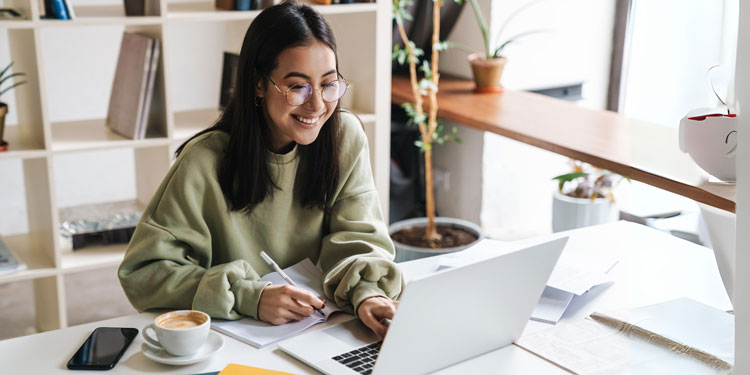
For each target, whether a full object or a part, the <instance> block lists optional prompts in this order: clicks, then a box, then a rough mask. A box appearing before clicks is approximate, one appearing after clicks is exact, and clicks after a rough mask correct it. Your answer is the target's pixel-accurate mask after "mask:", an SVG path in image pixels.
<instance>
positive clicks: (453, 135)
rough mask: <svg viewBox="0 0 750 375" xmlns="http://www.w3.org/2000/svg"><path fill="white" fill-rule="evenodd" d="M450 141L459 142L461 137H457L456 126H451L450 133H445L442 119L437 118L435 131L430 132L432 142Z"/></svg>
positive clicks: (440, 143) (442, 142)
mask: <svg viewBox="0 0 750 375" xmlns="http://www.w3.org/2000/svg"><path fill="white" fill-rule="evenodd" d="M450 141H453V142H456V143H461V138H459V137H458V128H456V127H453V130H452V131H451V132H450V134H445V126H444V125H443V122H442V121H440V120H438V124H437V127H436V128H435V132H434V133H432V142H433V143H437V144H439V145H442V144H444V143H445V142H450Z"/></svg>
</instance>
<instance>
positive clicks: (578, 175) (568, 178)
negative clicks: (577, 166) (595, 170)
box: [552, 172, 589, 192]
mask: <svg viewBox="0 0 750 375" xmlns="http://www.w3.org/2000/svg"><path fill="white" fill-rule="evenodd" d="M588 175H589V173H588V172H574V173H566V174H561V175H559V176H556V177H552V179H553V180H557V181H559V182H560V184H559V186H558V187H559V189H560V192H562V188H563V186H564V185H565V183H566V182H570V181H573V180H575V179H577V178H581V177H586V176H588Z"/></svg>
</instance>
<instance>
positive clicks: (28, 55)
mask: <svg viewBox="0 0 750 375" xmlns="http://www.w3.org/2000/svg"><path fill="white" fill-rule="evenodd" d="M3 39H5V40H7V42H8V47H9V52H10V56H8V57H7V60H6V59H3V58H2V57H0V59H1V60H4V61H13V62H14V65H13V67H12V68H11V71H12V72H13V73H26V76H23V77H16V78H15V80H14V82H21V81H26V83H25V84H23V85H20V86H17V87H16V88H15V89H13V90H11V91H9V92H8V93H6V94H5V95H3V102H5V103H6V104H8V114H7V115H6V118H5V129H6V134H5V135H4V137H5V138H6V140H7V141H8V142H9V144H10V145H9V150H10V151H14V149H15V150H17V151H30V150H41V149H44V144H45V136H44V120H43V118H42V112H43V111H42V108H41V107H42V105H40V103H41V102H42V95H41V92H42V90H41V89H40V81H41V79H40V75H41V72H40V69H39V61H38V58H37V55H36V51H37V50H38V46H37V45H36V44H37V43H36V36H35V30H24V29H10V30H0V41H2V40H3ZM4 67H5V66H2V68H4ZM32 154H33V153H32ZM5 156H7V155H5ZM5 156H0V157H5Z"/></svg>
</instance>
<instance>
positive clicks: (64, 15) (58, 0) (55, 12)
mask: <svg viewBox="0 0 750 375" xmlns="http://www.w3.org/2000/svg"><path fill="white" fill-rule="evenodd" d="M49 3H50V10H51V11H52V13H51V16H52V18H55V19H58V20H69V19H70V16H69V15H68V9H67V8H66V7H65V0H49Z"/></svg>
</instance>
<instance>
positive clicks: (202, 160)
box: [118, 135, 268, 319]
mask: <svg viewBox="0 0 750 375" xmlns="http://www.w3.org/2000/svg"><path fill="white" fill-rule="evenodd" d="M216 136H217V135H214V136H207V137H204V138H199V139H198V140H196V141H197V142H195V143H193V144H192V147H189V148H186V149H185V150H184V151H183V154H182V155H181V157H180V158H178V160H177V161H176V162H175V164H174V165H173V166H172V168H171V169H170V171H169V173H168V174H167V176H166V177H165V179H164V181H163V182H162V184H161V186H160V187H159V188H158V190H157V192H156V194H155V195H154V197H153V199H152V200H151V202H150V203H149V205H148V207H147V208H146V210H145V212H144V214H143V217H142V219H141V222H140V223H138V225H137V227H136V230H135V233H134V234H133V238H132V239H131V241H130V245H129V246H128V249H127V251H126V253H125V257H124V259H123V261H122V264H121V265H120V268H119V270H118V276H119V279H120V283H121V285H122V287H123V290H124V291H125V294H126V296H127V297H128V299H129V300H130V302H131V303H132V304H133V306H134V307H135V308H136V309H138V310H139V311H143V310H148V309H153V308H173V309H195V310H201V311H204V312H206V313H208V314H209V315H211V316H212V317H215V318H223V319H239V318H241V317H242V316H243V315H248V316H251V317H253V318H256V319H257V317H258V301H259V299H260V294H261V292H262V291H263V288H264V287H265V286H266V285H267V284H268V283H266V282H261V281H260V277H259V275H258V273H257V272H256V271H255V270H254V269H253V268H252V267H251V265H250V264H249V263H248V262H247V261H245V260H242V259H239V260H234V261H231V262H228V263H223V264H218V265H213V266H212V264H213V263H212V262H213V252H212V241H211V233H212V230H211V229H212V228H211V227H210V226H211V225H214V224H210V223H216V222H220V220H215V218H216V216H217V215H226V213H225V212H226V211H228V210H227V205H226V203H225V201H224V198H223V196H222V192H221V188H220V186H219V184H218V181H216V178H215V173H216V161H217V160H218V157H217V156H216V154H215V152H214V151H215V150H211V149H210V147H207V145H206V144H204V145H201V144H199V143H201V142H204V143H207V144H211V142H210V141H209V140H208V138H210V137H216ZM222 211H224V212H222Z"/></svg>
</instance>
